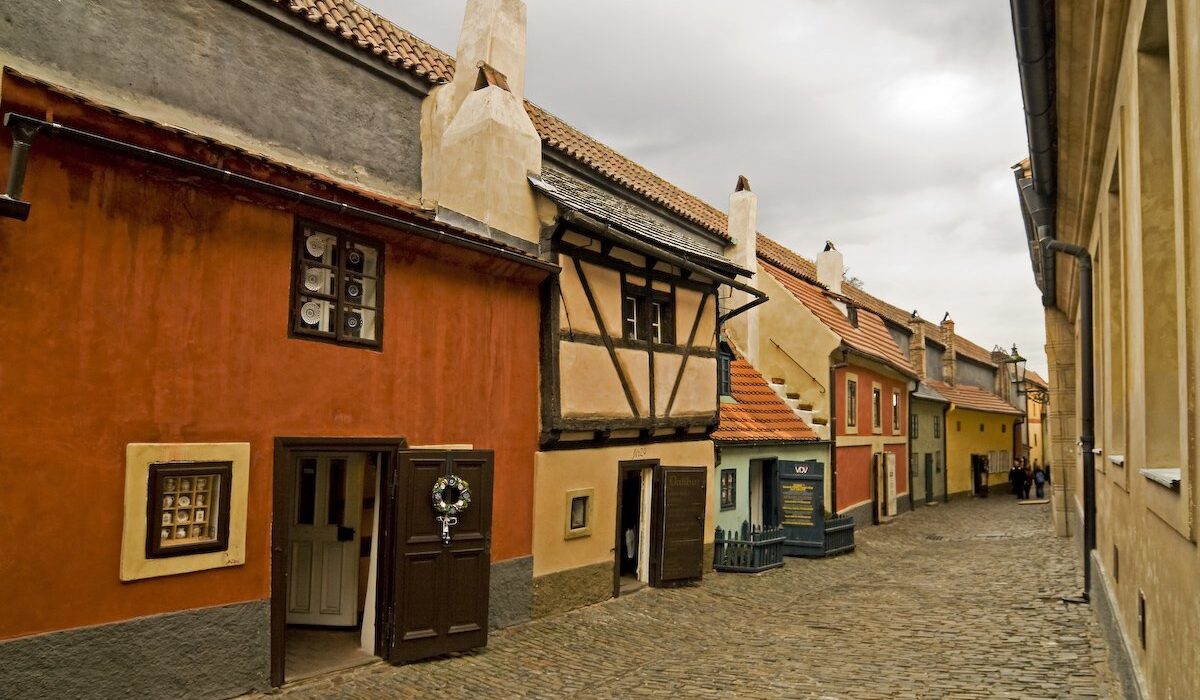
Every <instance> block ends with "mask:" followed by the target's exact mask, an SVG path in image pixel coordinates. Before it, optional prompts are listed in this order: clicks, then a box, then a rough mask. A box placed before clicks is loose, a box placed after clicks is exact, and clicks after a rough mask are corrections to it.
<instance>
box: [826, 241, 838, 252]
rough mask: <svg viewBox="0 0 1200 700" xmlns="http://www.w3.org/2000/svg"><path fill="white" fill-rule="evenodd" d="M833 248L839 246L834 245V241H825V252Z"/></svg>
mask: <svg viewBox="0 0 1200 700" xmlns="http://www.w3.org/2000/svg"><path fill="white" fill-rule="evenodd" d="M831 250H837V248H836V247H834V245H833V241H825V252H829V251H831Z"/></svg>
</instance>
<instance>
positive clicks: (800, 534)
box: [776, 460, 825, 557]
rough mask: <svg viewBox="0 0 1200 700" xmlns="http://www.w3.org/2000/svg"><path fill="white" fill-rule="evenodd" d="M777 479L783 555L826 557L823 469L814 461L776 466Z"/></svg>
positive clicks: (786, 462)
mask: <svg viewBox="0 0 1200 700" xmlns="http://www.w3.org/2000/svg"><path fill="white" fill-rule="evenodd" d="M776 470H777V472H776V473H777V474H778V477H779V522H780V525H782V526H783V534H784V537H785V538H786V540H785V541H784V543H783V553H784V554H786V555H788V556H792V557H819V556H823V555H824V554H825V465H824V464H821V463H820V462H817V461H815V460H809V461H804V462H789V461H785V460H780V461H779V462H778V463H777V466H776Z"/></svg>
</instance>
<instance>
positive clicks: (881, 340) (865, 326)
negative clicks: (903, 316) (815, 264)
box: [763, 262, 916, 376]
mask: <svg viewBox="0 0 1200 700" xmlns="http://www.w3.org/2000/svg"><path fill="white" fill-rule="evenodd" d="M763 269H765V270H766V271H767V272H768V273H769V274H770V275H771V276H772V277H774V278H775V279H776V280H778V281H779V283H780V284H782V285H783V286H784V287H785V288H786V289H787V290H788V291H789V292H791V293H792V295H793V296H795V297H796V299H798V300H799V301H800V303H802V304H804V305H805V306H806V307H808V310H809V311H812V312H813V314H815V315H816V317H817V318H818V319H820V320H821V322H822V323H824V324H825V325H826V327H828V328H829V329H830V330H831V331H833V332H834V333H836V334H837V335H838V336H839V337H840V338H841V339H842V341H843V342H844V343H846V345H848V346H849V347H850V348H852V349H854V350H857V351H858V352H861V353H863V354H865V355H868V356H870V357H873V358H875V359H877V360H879V361H881V362H883V363H885V364H888V365H891V366H892V367H893V368H895V369H897V370H899V371H900V372H902V373H904V374H906V375H910V376H916V373H915V372H914V371H913V369H912V365H911V364H910V363H909V361H908V358H907V357H905V356H904V353H903V352H901V351H900V347H899V346H898V345H896V341H895V340H893V339H892V335H891V333H888V330H887V326H885V325H884V324H883V319H881V318H880V317H879V316H876V315H875V313H874V312H872V311H870V310H869V309H860V310H859V312H858V326H854V325H853V324H851V323H850V319H848V318H846V316H845V314H843V313H842V312H841V311H840V310H838V308H837V307H835V306H834V305H833V301H832V300H831V299H830V292H829V291H828V290H826V289H825V288H824V287H821V286H820V285H818V284H817V283H815V282H813V281H811V280H807V279H804V278H802V277H798V276H796V275H794V274H792V273H790V272H788V271H787V270H784V269H782V268H779V267H776V266H775V265H773V264H771V263H769V262H767V263H764V264H763Z"/></svg>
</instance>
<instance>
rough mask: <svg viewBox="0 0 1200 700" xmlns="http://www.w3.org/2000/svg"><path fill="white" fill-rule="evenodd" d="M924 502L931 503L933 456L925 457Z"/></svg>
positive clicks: (927, 455)
mask: <svg viewBox="0 0 1200 700" xmlns="http://www.w3.org/2000/svg"><path fill="white" fill-rule="evenodd" d="M925 502H926V503H933V455H932V454H926V455H925Z"/></svg>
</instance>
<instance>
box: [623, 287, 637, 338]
mask: <svg viewBox="0 0 1200 700" xmlns="http://www.w3.org/2000/svg"><path fill="white" fill-rule="evenodd" d="M637 302H638V300H637V298H636V297H625V304H624V319H625V337H626V338H635V339H636V338H637V337H638V303H637Z"/></svg>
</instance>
